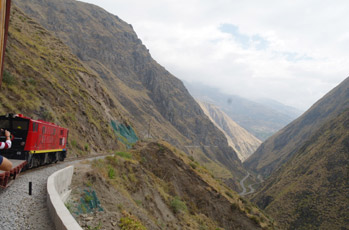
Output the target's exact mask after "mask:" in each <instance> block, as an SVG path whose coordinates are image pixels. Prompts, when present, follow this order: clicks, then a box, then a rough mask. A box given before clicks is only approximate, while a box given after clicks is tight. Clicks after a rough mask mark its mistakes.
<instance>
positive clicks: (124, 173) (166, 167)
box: [70, 142, 275, 230]
mask: <svg viewBox="0 0 349 230" xmlns="http://www.w3.org/2000/svg"><path fill="white" fill-rule="evenodd" d="M77 171H78V172H80V173H77V174H76V175H75V176H74V178H73V192H72V193H73V194H75V195H73V196H74V197H73V198H72V200H71V201H70V204H71V205H70V207H71V211H72V212H73V213H74V215H75V217H76V219H77V220H78V221H79V222H80V223H81V226H86V227H85V229H91V228H93V227H94V226H97V225H98V223H101V224H100V228H101V229H121V228H118V227H121V226H123V228H122V229H144V228H142V227H143V226H144V227H146V228H147V229H188V230H189V229H222V228H224V229H262V228H263V229H273V228H274V227H275V226H273V224H272V222H271V221H270V219H268V218H266V216H265V215H264V214H263V213H262V212H261V211H260V210H258V209H257V208H256V207H253V205H251V203H249V202H247V201H245V200H243V199H242V198H240V197H239V196H238V195H237V193H235V192H234V191H232V190H230V189H228V188H227V187H226V186H224V185H223V184H222V183H220V182H218V181H217V180H215V179H214V178H213V177H212V176H211V175H210V174H209V173H208V171H207V170H206V169H204V168H203V167H202V166H201V165H199V164H198V163H197V162H195V161H192V160H190V159H189V158H188V157H187V156H186V155H185V154H184V153H183V152H180V151H179V150H178V149H176V148H174V147H173V146H170V145H169V144H168V143H165V142H161V143H156V142H150V143H139V144H137V145H135V146H134V148H133V149H132V150H131V151H128V152H118V153H116V154H115V155H114V156H110V157H107V158H106V159H105V160H98V161H95V162H92V168H90V167H89V165H83V166H82V167H81V170H80V169H79V167H78V168H77ZM130 182H132V183H130ZM84 189H86V190H90V191H91V190H93V191H96V193H97V196H98V197H99V199H100V202H101V205H102V208H103V209H104V211H103V212H97V214H93V213H91V214H87V215H86V214H84V215H77V214H75V213H76V210H77V209H78V207H79V205H80V203H81V197H84V196H85V195H84V193H83V192H82V191H83V190H84ZM80 213H81V212H80ZM131 213H132V214H131ZM125 218H128V221H127V222H126V221H125ZM91 219H92V220H93V221H91ZM136 225H137V226H138V227H139V228H130V226H136ZM88 226H90V227H89V228H88Z"/></svg>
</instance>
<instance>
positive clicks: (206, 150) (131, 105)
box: [14, 0, 244, 188]
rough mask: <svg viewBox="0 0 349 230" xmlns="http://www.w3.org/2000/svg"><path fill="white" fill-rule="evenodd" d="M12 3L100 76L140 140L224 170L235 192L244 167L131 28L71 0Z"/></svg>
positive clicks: (177, 82)
mask: <svg viewBox="0 0 349 230" xmlns="http://www.w3.org/2000/svg"><path fill="white" fill-rule="evenodd" d="M14 3H15V4H16V5H18V6H19V7H20V8H21V9H23V10H24V11H25V12H26V13H27V14H29V15H30V16H31V17H33V18H35V20H37V21H38V22H40V24H42V25H43V26H44V27H46V28H47V29H48V30H50V31H52V32H53V33H54V34H55V35H56V36H57V37H59V38H60V39H61V40H62V41H63V42H64V43H65V44H67V45H68V46H69V47H70V48H71V50H72V51H73V53H74V54H76V55H77V56H78V57H79V58H80V60H82V61H83V62H84V64H85V66H86V67H87V68H88V69H90V70H91V71H93V72H94V73H95V74H96V75H98V76H99V77H100V79H101V80H102V81H103V82H104V84H105V85H106V87H107V88H108V91H110V92H111V93H112V95H113V97H115V98H116V99H117V101H118V102H119V103H120V105H121V106H122V107H123V108H125V110H126V113H127V114H128V115H129V116H128V119H129V121H130V122H131V123H132V125H133V126H134V127H136V130H137V133H138V135H139V137H140V138H141V139H148V138H150V139H164V140H167V141H169V142H170V143H172V144H174V145H175V146H177V147H179V148H181V149H182V150H185V151H186V152H187V153H189V154H192V155H193V157H194V158H196V159H198V160H199V161H201V162H205V163H206V166H207V167H208V168H211V169H213V170H216V169H217V168H221V167H223V168H225V169H228V170H229V171H231V172H232V173H231V172H229V173H227V171H225V173H224V174H225V179H227V180H228V179H230V181H231V184H232V186H234V187H235V188H238V186H239V185H238V183H236V181H237V178H239V177H242V176H243V175H244V169H243V167H242V165H241V163H240V160H239V159H238V157H237V155H236V153H235V152H234V150H233V149H232V148H230V147H229V146H228V143H227V141H226V139H225V137H224V135H223V134H222V132H220V131H219V130H218V129H217V128H216V127H215V126H214V125H213V124H212V122H211V121H210V120H209V119H208V118H207V117H206V116H205V114H204V113H203V112H202V110H201V108H200V107H199V105H198V104H197V103H196V102H195V100H194V99H193V98H192V97H191V96H190V94H189V93H188V91H187V90H186V89H185V87H184V85H183V84H182V82H181V81H179V80H178V79H177V78H175V77H174V76H172V75H171V74H170V73H169V72H168V71H166V70H165V69H164V68H163V67H162V66H160V65H159V64H158V63H157V62H156V61H154V60H153V59H152V58H151V56H150V54H149V52H148V50H147V49H146V47H145V46H144V45H143V44H142V42H141V41H140V40H139V39H138V37H137V35H136V33H135V32H134V31H133V29H132V26H131V25H129V24H127V23H125V22H124V21H122V20H121V19H119V18H118V17H117V16H114V15H112V14H109V13H107V12H106V11H104V10H103V9H101V8H99V7H96V6H93V5H90V4H85V3H81V2H77V1H71V0H55V1H53V0H17V1H14ZM186 146H190V147H191V146H195V148H189V147H188V148H187V147H186ZM216 171H217V170H216ZM228 174H231V175H228Z"/></svg>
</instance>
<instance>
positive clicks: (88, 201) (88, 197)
mask: <svg viewBox="0 0 349 230" xmlns="http://www.w3.org/2000/svg"><path fill="white" fill-rule="evenodd" d="M72 211H73V212H74V214H76V215H80V214H86V213H92V212H94V211H100V212H101V211H103V208H102V206H101V202H100V201H99V200H98V198H97V195H96V192H95V191H93V190H86V189H84V193H83V196H82V197H81V198H80V200H79V202H78V205H77V207H76V208H75V210H72Z"/></svg>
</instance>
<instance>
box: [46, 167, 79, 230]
mask: <svg viewBox="0 0 349 230" xmlns="http://www.w3.org/2000/svg"><path fill="white" fill-rule="evenodd" d="M73 172H74V166H69V167H66V168H64V169H61V170H59V171H57V172H55V173H53V174H52V175H51V176H50V177H49V178H48V179H47V207H48V209H49V212H50V216H51V218H52V220H53V222H54V224H55V227H56V230H82V228H81V227H80V225H79V224H78V223H77V222H76V220H75V219H74V217H73V216H72V215H71V214H70V212H69V210H68V209H67V208H66V207H65V205H64V202H65V201H66V199H67V198H68V197H69V194H70V192H71V190H69V185H70V184H71V180H72V177H73Z"/></svg>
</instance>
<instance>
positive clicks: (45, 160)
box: [25, 119, 68, 168]
mask: <svg viewBox="0 0 349 230" xmlns="http://www.w3.org/2000/svg"><path fill="white" fill-rule="evenodd" d="M67 135H68V129H65V128H62V127H60V126H58V125H55V124H53V123H50V122H46V121H42V120H32V119H31V120H30V125H29V132H28V141H27V143H26V146H25V151H27V152H28V153H29V155H28V164H29V168H32V167H36V166H39V165H44V164H49V163H53V162H57V161H59V160H60V161H63V160H64V158H65V157H66V153H67V151H66V140H67Z"/></svg>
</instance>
